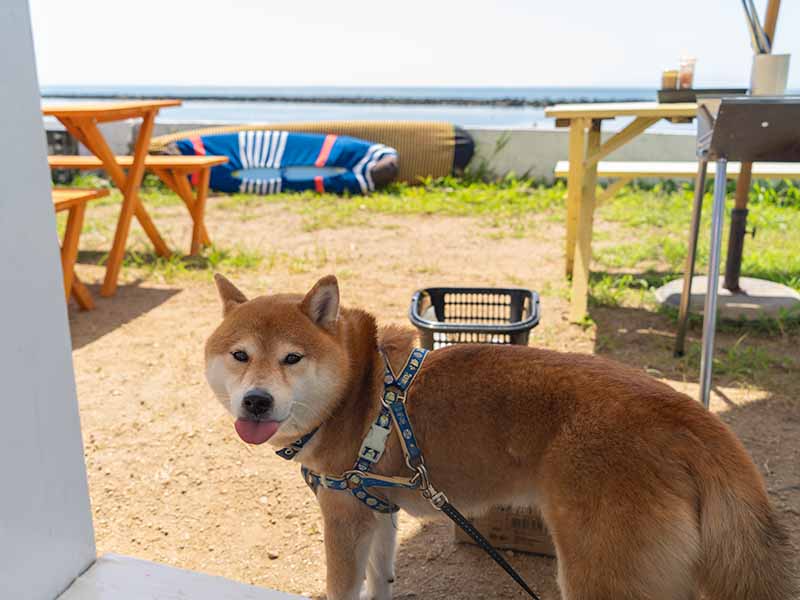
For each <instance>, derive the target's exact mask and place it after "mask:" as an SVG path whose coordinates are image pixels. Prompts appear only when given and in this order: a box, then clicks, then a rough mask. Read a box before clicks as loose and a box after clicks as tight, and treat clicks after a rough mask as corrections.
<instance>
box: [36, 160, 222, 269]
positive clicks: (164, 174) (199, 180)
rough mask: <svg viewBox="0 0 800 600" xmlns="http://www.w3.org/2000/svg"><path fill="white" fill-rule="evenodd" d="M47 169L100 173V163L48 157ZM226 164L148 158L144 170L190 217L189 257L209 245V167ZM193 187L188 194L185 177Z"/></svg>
mask: <svg viewBox="0 0 800 600" xmlns="http://www.w3.org/2000/svg"><path fill="white" fill-rule="evenodd" d="M116 160H117V163H118V164H119V165H120V167H122V168H123V169H126V168H130V167H131V166H132V165H133V156H117V157H116ZM47 161H48V163H49V165H50V168H51V169H81V170H94V169H102V168H103V162H102V161H101V160H100V159H99V158H97V157H96V156H75V155H54V156H48V157H47ZM226 162H228V159H227V157H225V156H161V155H148V156H147V157H146V158H145V163H144V164H145V168H146V169H147V170H148V171H152V172H153V173H154V174H155V175H157V176H158V177H159V178H160V179H161V181H163V182H164V183H165V184H166V186H167V187H168V188H169V189H171V190H172V191H173V192H175V193H176V194H177V195H178V196H179V197H180V198H181V200H183V202H184V204H186V208H187V209H188V210H189V215H190V216H191V217H192V222H193V227H192V243H191V246H190V248H189V253H190V254H197V253H198V252H199V251H200V247H201V246H203V245H208V244H211V239H210V238H209V236H208V231H207V230H206V226H205V210H206V198H207V197H208V183H209V180H210V177H211V167H214V166H216V165H221V164H223V163H226ZM190 175H191V176H192V179H193V183H196V191H195V192H192V186H191V185H190V183H189V179H188V177H189V176H190Z"/></svg>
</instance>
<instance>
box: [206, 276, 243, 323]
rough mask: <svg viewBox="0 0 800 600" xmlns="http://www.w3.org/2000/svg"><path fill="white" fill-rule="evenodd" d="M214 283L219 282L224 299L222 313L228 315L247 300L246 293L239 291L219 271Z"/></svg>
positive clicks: (218, 287) (220, 292)
mask: <svg viewBox="0 0 800 600" xmlns="http://www.w3.org/2000/svg"><path fill="white" fill-rule="evenodd" d="M214 283H216V284H217V291H218V292H219V298H220V300H222V314H223V316H224V315H227V314H228V313H229V312H231V311H232V310H233V309H234V308H236V307H237V306H239V305H240V304H243V303H245V302H247V298H246V297H245V295H244V294H243V293H242V292H240V291H239V288H237V287H236V286H235V285H233V284H232V283H231V282H230V281H229V280H228V279H227V278H226V277H224V276H223V275H220V274H219V273H215V274H214Z"/></svg>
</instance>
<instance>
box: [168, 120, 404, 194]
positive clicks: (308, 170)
mask: <svg viewBox="0 0 800 600" xmlns="http://www.w3.org/2000/svg"><path fill="white" fill-rule="evenodd" d="M175 146H176V147H177V149H178V150H179V151H180V153H181V154H185V155H214V156H227V157H228V162H227V163H226V164H223V165H218V166H215V167H213V168H212V169H211V182H210V186H211V189H213V190H216V191H219V192H231V193H235V192H239V193H246V194H277V193H280V192H283V191H305V190H315V191H317V192H320V193H324V192H332V193H337V194H343V193H350V194H368V193H369V192H372V191H374V190H375V189H376V188H377V187H380V186H381V185H383V184H385V183H388V182H389V181H391V180H392V179H394V177H395V176H396V175H397V161H398V156H397V151H396V150H395V149H394V148H391V147H389V146H386V145H384V144H376V143H372V142H368V141H365V140H361V139H358V138H354V137H349V136H343V135H332V134H331V135H324V134H317V133H297V132H290V131H280V130H246V131H238V132H232V133H222V134H216V135H204V136H201V135H195V136H190V137H187V138H184V139H179V140H177V141H176V142H175Z"/></svg>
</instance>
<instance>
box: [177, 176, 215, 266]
mask: <svg viewBox="0 0 800 600" xmlns="http://www.w3.org/2000/svg"><path fill="white" fill-rule="evenodd" d="M210 179H211V169H203V170H202V171H200V180H199V181H198V183H197V192H196V193H194V194H193V193H192V187H191V186H190V185H189V181H188V180H187V179H186V177H185V176H184V175H182V174H178V173H176V174H175V176H174V179H173V181H174V185H175V191H176V193H177V194H178V195H179V196H180V197H181V198H183V201H184V203H185V204H186V207H187V208H188V209H189V214H190V215H191V217H192V223H193V227H192V244H191V250H190V253H191V254H197V253H198V252H199V251H200V246H201V245H202V244H206V245H210V244H211V240H210V238H209V237H208V231H207V230H206V226H205V221H204V219H205V210H206V198H207V197H208V184H209V181H210Z"/></svg>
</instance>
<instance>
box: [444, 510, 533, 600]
mask: <svg viewBox="0 0 800 600" xmlns="http://www.w3.org/2000/svg"><path fill="white" fill-rule="evenodd" d="M441 511H442V512H443V513H444V514H446V515H447V516H448V517H450V519H451V520H452V521H453V523H455V524H456V525H458V526H459V527H461V529H463V530H464V533H466V534H467V535H468V536H469V537H471V538H472V539H473V540H475V543H476V544H478V546H480V547H481V548H482V549H483V551H484V552H486V554H488V555H489V556H491V557H492V560H494V562H496V563H497V564H498V565H500V566H501V567H503V570H505V572H506V573H508V574H509V575H510V576H511V578H512V579H513V580H514V581H516V582H517V584H518V585H519V586H520V587H521V588H522V589H523V590H525V591H526V592H528V595H529V596H530V597H531V598H533V599H534V600H541V598H539V596H537V595H536V592H534V591H533V590H532V589H531V588H529V587H528V584H527V583H525V580H524V579H523V578H522V577H520V574H519V573H517V572H516V571H515V570H514V567H512V566H511V565H510V564H508V562H506V559H505V558H503V556H502V555H501V554H500V553H499V552H498V551H497V550H496V549H495V547H494V546H492V545H491V544H490V543H489V540H487V539H486V538H485V537H483V536H482V535H481V532H480V531H478V530H477V529H475V527H474V526H473V525H472V523H470V522H469V521H468V520H467V519H466V517H464V515H462V514H461V513H460V512H458V511H457V510H456V509H455V507H454V506H453V505H452V504H450V503H449V502H445V503H444V504H442V506H441Z"/></svg>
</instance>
